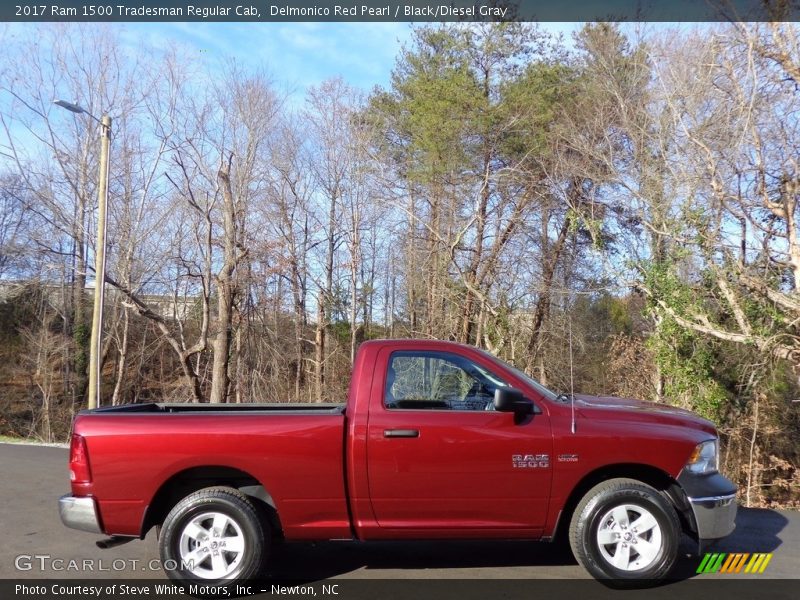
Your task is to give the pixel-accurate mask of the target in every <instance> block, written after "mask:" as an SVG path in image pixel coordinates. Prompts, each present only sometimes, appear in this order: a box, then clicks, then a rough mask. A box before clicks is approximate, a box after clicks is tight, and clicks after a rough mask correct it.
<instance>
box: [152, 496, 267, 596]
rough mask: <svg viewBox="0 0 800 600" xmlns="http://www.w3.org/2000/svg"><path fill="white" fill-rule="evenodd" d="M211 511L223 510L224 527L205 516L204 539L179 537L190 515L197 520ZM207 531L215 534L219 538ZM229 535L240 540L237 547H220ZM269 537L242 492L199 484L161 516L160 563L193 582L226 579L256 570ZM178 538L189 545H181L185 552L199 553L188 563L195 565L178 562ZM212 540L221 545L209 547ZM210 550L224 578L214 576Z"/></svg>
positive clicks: (171, 574) (251, 575) (171, 573)
mask: <svg viewBox="0 0 800 600" xmlns="http://www.w3.org/2000/svg"><path fill="white" fill-rule="evenodd" d="M212 514H214V515H216V514H222V515H224V516H225V517H227V519H228V520H229V521H228V523H227V524H226V525H225V526H224V528H225V531H224V532H219V531H216V530H215V528H214V527H213V518H212V517H208V518H206V519H204V520H202V521H201V522H202V523H203V528H204V529H205V528H206V524H207V525H208V527H209V531H211V535H205V533H204V534H203V537H204V541H203V542H193V540H191V539H189V538H188V537H187V538H183V533H184V530H185V529H186V528H187V526H189V524H190V523H192V522H193V520H195V522H197V521H196V520H198V519H201V517H204V515H212ZM223 521H224V519H223ZM225 534H227V535H225ZM231 534H232V535H231ZM212 536H214V537H219V538H220V540H219V542H217V541H216V540H214V539H213V537H212ZM228 536H231V537H228ZM231 538H235V540H236V541H237V542H238V543H241V545H242V550H241V551H240V552H238V553H237V552H235V551H231V552H229V551H227V550H225V548H224V545H223V544H220V542H222V541H223V540H226V539H227V540H230V539H231ZM182 539H183V542H182ZM269 542H270V534H269V525H268V523H267V521H266V519H264V518H263V516H262V512H261V511H259V509H258V508H257V507H256V505H255V504H254V503H253V501H252V500H250V498H248V497H247V495H245V494H243V493H242V492H240V491H239V490H236V489H233V488H229V487H209V488H204V489H202V490H198V491H196V492H194V493H192V494H189V495H188V496H186V497H185V498H184V499H183V500H181V501H180V502H178V503H177V504H176V505H175V507H174V508H173V509H172V510H171V511H170V512H169V514H168V515H167V518H166V519H165V520H164V524H163V526H162V529H161V536H160V539H159V551H160V553H161V565H162V567H163V568H164V570H165V571H166V573H167V575H168V576H169V577H170V578H171V579H175V580H183V581H186V580H189V581H197V582H202V583H203V584H208V585H218V584H230V583H233V582H236V581H242V580H245V579H252V578H254V577H257V576H258V575H259V573H260V572H261V570H262V568H263V566H264V563H265V560H266V557H267V553H268V551H269ZM182 543H183V544H187V543H188V544H189V546H188V549H187V547H184V548H183V550H184V553H185V552H186V551H187V550H196V551H197V552H202V554H200V556H202V558H200V562H197V561H194V563H193V564H194V566H195V569H194V570H192V569H190V568H189V567H190V566H191V565H187V564H185V563H186V561H185V560H184V561H183V563H182V558H183V557H182V555H181V551H182ZM193 544H194V545H193ZM214 544H220V546H219V547H217V546H214V547H212V545H214ZM211 553H214V556H213V558H214V559H215V560H219V558H220V557H221V559H222V560H223V561H224V562H223V563H222V564H224V565H225V567H226V568H228V569H230V570H229V572H226V573H225V575H224V576H223V577H219V578H217V577H215V576H214V573H213V572H212V569H213V567H214V565H213V563H212V562H211V561H212V555H211ZM206 557H207V558H206ZM217 564H220V563H217ZM172 567H174V568H172Z"/></svg>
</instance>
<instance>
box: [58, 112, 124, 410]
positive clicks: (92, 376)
mask: <svg viewBox="0 0 800 600" xmlns="http://www.w3.org/2000/svg"><path fill="white" fill-rule="evenodd" d="M53 104H55V105H56V106H60V107H61V108H66V109H67V110H68V111H70V112H73V113H76V114H86V115H89V116H90V117H91V118H92V119H94V120H95V121H97V122H98V123H100V178H99V179H100V180H99V183H98V186H97V203H98V205H99V206H98V211H97V245H96V247H95V252H94V272H95V284H94V310H93V312H92V338H91V341H90V342H89V343H90V347H89V394H88V398H87V400H88V407H89V408H97V407H98V406H100V360H101V356H102V337H103V306H104V303H105V282H106V211H107V209H108V162H109V161H108V151H109V144H110V141H111V117H109V116H108V115H103V116H102V117H101V118H100V119H98V118H97V117H95V116H94V115H93V114H92V113H90V112H89V111H87V110H85V109H84V108H82V107H80V106H78V105H77V104H73V103H72V102H67V101H66V100H53Z"/></svg>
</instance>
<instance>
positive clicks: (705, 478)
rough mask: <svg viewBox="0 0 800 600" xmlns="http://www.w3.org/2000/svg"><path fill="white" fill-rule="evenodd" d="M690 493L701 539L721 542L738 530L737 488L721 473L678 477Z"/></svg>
mask: <svg viewBox="0 0 800 600" xmlns="http://www.w3.org/2000/svg"><path fill="white" fill-rule="evenodd" d="M678 483H679V484H680V485H681V487H682V488H683V491H684V493H685V494H686V500H687V501H688V503H689V507H690V508H691V511H692V514H693V515H694V524H695V526H696V532H697V538H698V539H699V540H717V539H719V538H723V537H725V536H727V535H729V534H730V533H731V532H732V531H733V530H734V529H735V527H736V509H737V504H736V485H735V484H734V483H733V482H731V481H730V480H729V479H727V478H725V477H723V476H722V475H720V474H719V473H712V474H710V475H695V474H694V473H690V472H687V471H684V472H682V473H681V474H680V475H679V476H678Z"/></svg>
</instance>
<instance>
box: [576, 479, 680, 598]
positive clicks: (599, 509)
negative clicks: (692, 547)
mask: <svg viewBox="0 0 800 600" xmlns="http://www.w3.org/2000/svg"><path fill="white" fill-rule="evenodd" d="M680 533H681V528H680V521H679V520H678V515H677V513H676V512H675V509H674V508H673V507H672V505H671V504H670V503H669V501H668V500H666V499H665V498H664V497H663V496H662V495H661V494H659V493H658V491H657V490H655V489H654V488H652V487H650V486H649V485H646V484H644V483H642V482H640V481H636V480H633V479H610V480H608V481H604V482H603V483H601V484H599V485H596V486H595V487H593V488H592V489H591V490H589V492H587V494H586V495H585V496H584V497H583V499H582V500H581V501H580V503H579V504H578V506H577V507H576V509H575V512H574V513H573V515H572V522H571V523H570V528H569V541H570V546H571V547H572V552H573V554H574V555H575V558H576V559H577V560H578V562H579V563H580V564H581V565H582V566H583V567H584V568H585V569H586V570H587V571H589V573H590V574H591V575H592V576H594V577H596V578H597V579H611V580H615V581H617V582H620V583H625V582H630V583H635V582H640V583H644V582H646V581H648V580H650V581H657V580H660V579H663V578H664V577H666V576H667V574H668V573H669V572H670V570H672V567H673V566H674V565H675V561H676V559H677V556H678V545H679V542H680Z"/></svg>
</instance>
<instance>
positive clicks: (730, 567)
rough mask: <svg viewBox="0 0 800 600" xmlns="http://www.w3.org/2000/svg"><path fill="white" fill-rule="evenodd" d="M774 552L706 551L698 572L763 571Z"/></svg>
mask: <svg viewBox="0 0 800 600" xmlns="http://www.w3.org/2000/svg"><path fill="white" fill-rule="evenodd" d="M770 560H772V554H771V553H769V554H767V553H763V552H756V553H753V554H750V553H748V552H734V553H730V554H728V553H725V552H719V553H706V555H705V556H704V557H703V560H702V561H701V562H700V566H698V567H697V571H696V572H697V573H763V572H764V571H765V570H766V568H767V565H768V564H769V561H770Z"/></svg>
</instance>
